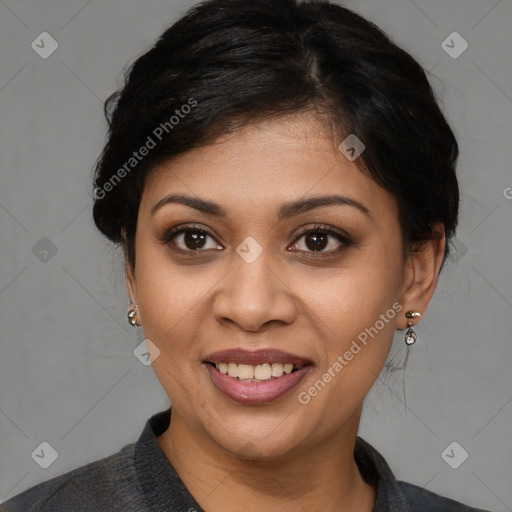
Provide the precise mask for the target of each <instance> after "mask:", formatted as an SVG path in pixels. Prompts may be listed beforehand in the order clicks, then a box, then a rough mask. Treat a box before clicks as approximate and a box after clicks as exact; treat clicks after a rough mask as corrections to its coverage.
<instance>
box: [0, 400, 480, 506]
mask: <svg viewBox="0 0 512 512" xmlns="http://www.w3.org/2000/svg"><path fill="white" fill-rule="evenodd" d="M170 418H171V409H167V410H165V411H161V412H159V413H157V414H155V415H153V416H152V417H151V418H150V419H149V420H148V421H147V422H146V425H145V427H144V430H143V431H142V433H141V435H140V437H139V439H138V440H137V442H135V443H132V444H129V445H126V446H125V447H123V448H122V449H121V450H120V451H119V452H117V453H115V454H113V455H110V456H108V457H105V458H103V459H100V460H97V461H95V462H91V463H89V464H87V465H85V466H81V467H79V468H76V469H74V470H73V471H70V472H68V473H65V474H63V475H60V476H57V477H55V478H53V479H51V480H48V481H46V482H43V483H41V484H38V485H35V486H34V487H31V488H30V489H27V490H26V491H24V492H22V493H20V494H18V495H17V496H14V497H13V498H11V499H10V500H8V501H6V502H5V503H3V504H2V505H0V512H79V511H84V512H85V511H87V512H107V511H108V512H112V511H119V512H121V511H122V512H204V511H203V509H202V508H201V507H200V506H199V504H198V503H196V501H195V500H194V498H193V497H192V495H191V494H190V493H189V491H188V489H187V488H186V487H185V485H184V484H183V482H182V481H181V479H180V478H179V476H178V474H177V473H176V471H175V470H174V467H173V466H172V464H171V463H170V462H169V460H168V459H167V457H166V456H165V454H164V452H163V451H162V449H161V448H160V445H159V444H158V442H157V439H156V438H157V436H159V435H160V434H162V433H163V432H164V431H165V430H166V429H167V427H168V426H169V422H170ZM354 458H355V460H356V462H357V465H358V467H359V470H360V472H361V475H362V476H363V478H364V479H365V480H366V481H367V482H368V483H371V484H372V485H374V486H375V488H376V489H377V494H376V501H375V506H374V508H373V512H488V511H483V510H480V509H475V508H471V507H469V506H466V505H463V504H462V503H459V502H457V501H453V500H451V499H448V498H444V497H441V496H438V495H437V494H433V493H431V492H429V491H426V490H424V489H422V488H420V487H417V486H415V485H412V484H408V483H405V482H401V481H398V480H397V479H396V478H395V476H394V475H393V473H392V471H391V469H390V468H389V466H388V464H387V463H386V461H385V460H384V458H383V457H382V456H381V455H380V454H379V453H378V452H377V450H375V449H374V448H373V447H372V446H371V445H369V444H368V443H367V442H366V441H364V440H363V439H362V438H360V437H358V438H357V439H356V446H355V451H354Z"/></svg>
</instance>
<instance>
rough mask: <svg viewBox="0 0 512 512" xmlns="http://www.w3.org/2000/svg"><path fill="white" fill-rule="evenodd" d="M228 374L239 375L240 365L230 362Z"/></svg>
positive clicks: (231, 375)
mask: <svg viewBox="0 0 512 512" xmlns="http://www.w3.org/2000/svg"><path fill="white" fill-rule="evenodd" d="M228 375H229V376H230V377H238V365H237V364H236V363H228Z"/></svg>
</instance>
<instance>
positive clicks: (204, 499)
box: [126, 114, 444, 512]
mask: <svg viewBox="0 0 512 512" xmlns="http://www.w3.org/2000/svg"><path fill="white" fill-rule="evenodd" d="M339 142H340V141H336V140H334V138H333V136H332V134H330V133H328V132H327V131H326V130H325V129H324V128H323V125H321V124H320V123H318V122H317V120H316V119H315V118H314V117H313V116H312V115H309V114H296V115H291V116H287V117H285V118H281V119H278V120H271V121H264V122H262V123H258V124H253V125H251V126H248V127H245V128H242V129H240V130H238V131H236V132H235V133H234V134H231V135H228V136H225V137H222V138H221V139H219V140H218V141H216V143H215V144H212V145H209V146H206V147H202V148H194V149H193V150H191V151H189V152H187V153H184V154H182V155H179V156H178V157H175V158H174V159H173V160H172V161H169V162H166V163H165V164H162V165H160V166H159V167H157V168H155V169H154V170H153V172H152V173H151V174H150V175H149V176H148V179H147V181H146V185H145V188H144V191H143V195H142V200H141V203H140V208H139V214H138V224H137V231H136V239H135V243H136V264H135V268H132V267H131V266H130V265H129V264H128V263H127V266H126V278H127V289H128V293H129V295H130V298H131V299H132V300H133V302H134V303H136V304H138V311H137V322H138V324H139V325H142V326H143V330H144V337H145V338H147V339H150V340H151V341H152V342H153V343H154V344H155V345H156V346H157V347H158V348H159V350H160V355H159V356H158V358H156V359H155V361H154V362H153V368H154V371H155V374H156V376H157V378H158V379H159V381H160V383H161V385H162V386H163V389H164V390H165V391H166V393H167V395H168V397H169V399H170V401H171V403H172V417H171V424H170V427H169V428H168V429H167V431H166V432H164V433H163V434H162V435H161V436H159V437H158V442H159V445H160V447H161V448H162V450H163V451H164V453H165V454H166V456H167V458H168V459H169V460H170V462H171V463H172V464H173V466H174V467H175V469H176V471H177V472H178V474H179V475H180V477H181V479H182V480H183V482H184V483H185V485H186V486H187V488H188V489H189V491H190V492H191V493H192V495H193V496H194V497H195V498H196V500H197V501H198V503H199V504H200V505H201V506H202V507H203V508H204V509H205V510H206V511H207V512H217V511H221V510H222V511H223V512H230V511H239V510H246V511H248V512H252V511H258V512H259V511H261V510H280V511H290V512H291V511H304V510H307V511H322V512H330V511H335V510H340V508H339V507H340V505H339V504H340V503H342V504H343V510H345V511H356V510H357V511H359V512H361V511H363V512H364V511H368V512H370V511H371V510H372V508H373V504H374V501H375V490H374V489H373V488H372V487H371V486H370V485H368V484H367V483H366V482H364V481H363V479H362V477H361V475H360V473H359V470H358V468H357V465H356V463H355V461H354V459H353V449H354V443H355V438H356V435H357V431H358V427H359V422H360V417H361V412H362V404H363V400H364V397H365V396H366V394H367V393H368V391H369V390H370V388H371V387H372V385H373V383H374V382H375V380H376V378H377V376H378V375H379V373H380V371H381V369H382V367H383V365H384V363H385V361H386V358H387V355H388V352H389V350H390V347H391V342H392V338H393V334H394V332H395V330H396V329H404V328H405V327H406V324H407V321H408V319H406V318H405V312H406V311H408V310H410V309H415V310H417V311H419V312H421V313H422V314H423V313H424V311H425V310H426V308H427V306H428V303H429V301H430V299H431V298H432V295H433V293H434V289H435V285H436V281H437V276H438V273H439V270H440V267H441V263H442V258H443V251H444V232H443V228H442V225H439V226H436V229H437V231H438V233H439V235H440V236H439V237H438V238H437V239H436V240H434V241H432V242H429V243H427V244H426V245H424V247H423V248H422V249H421V250H418V251H415V252H411V251H408V252H407V255H406V257H405V258H404V256H403V252H402V239H401V234H400V233H401V232H400V225H399V221H398V208H397V204H396V201H395V199H394V198H393V197H392V196H391V195H390V194H389V193H388V192H387V191H385V190H384V189H383V188H381V187H380V186H379V185H377V184H376V183H375V182H374V181H372V180H371V179H370V178H369V177H368V176H366V175H365V174H363V173H362V172H361V171H360V169H359V168H358V167H357V163H358V162H357V160H356V161H355V162H350V161H349V160H348V159H347V158H345V156H344V155H343V154H342V153H341V152H340V151H339V150H338V149H337V145H338V144H339ZM171 193H172V194H185V195H188V196H191V197H200V198H202V199H207V200H210V201H214V202H215V203H217V204H219V205H220V206H221V207H222V208H223V209H225V210H226V213H227V215H226V217H225V218H218V217H215V216H212V215H210V214H206V213H202V212H199V211H198V210H195V209H193V208H190V207H189V206H185V205H183V204H176V203H172V204H166V205H164V206H162V207H161V208H159V209H158V210H156V212H155V213H154V214H152V213H151V209H152V208H153V207H154V205H156V204H157V203H158V202H159V201H160V200H162V199H163V198H164V197H166V196H167V195H169V194H171ZM334 193H336V194H341V195H344V196H346V197H349V198H352V199H355V200H357V201H359V202H360V203H362V204H363V205H364V206H365V207H366V208H367V209H368V212H369V215H366V214H364V213H363V212H361V211H359V210H358V209H357V208H355V207H353V206H349V205H330V206H323V207H320V208H315V209H313V210H310V211H307V212H302V213H300V214H298V215H295V216H293V217H290V218H288V219H285V220H278V218H277V210H278V208H279V207H280V206H281V205H282V204H283V203H285V202H289V201H295V200H298V199H304V198H306V197H313V196H323V195H331V194H334ZM190 223H193V224H197V225H199V227H202V228H209V229H210V230H211V231H212V232H213V234H214V235H215V237H214V238H210V237H208V238H207V239H206V243H205V245H204V246H203V248H201V249H199V250H198V249H196V250H195V251H194V250H193V249H191V248H190V247H194V246H193V245H192V244H190V242H189V243H188V245H186V241H185V239H184V235H179V234H178V235H177V236H176V237H175V238H174V239H172V240H171V241H169V242H168V243H167V244H165V243H162V242H161V240H160V239H161V238H162V236H163V234H164V232H165V231H166V230H168V229H169V228H170V227H172V226H177V225H180V224H190ZM315 223H320V224H325V225H327V226H331V227H333V228H335V229H336V228H337V229H339V230H342V231H343V232H345V233H347V234H348V235H349V236H350V238H351V240H352V243H351V244H350V245H348V246H345V245H344V244H343V242H341V241H340V240H339V239H337V238H336V237H335V236H333V235H329V237H328V239H327V240H328V245H327V244H325V245H323V246H322V249H321V251H323V253H324V254H327V256H325V257H318V254H319V253H318V252H315V251H314V250H313V249H314V247H315V246H314V245H312V244H311V242H309V245H308V244H307V239H308V237H307V236H300V238H298V237H297V236H295V234H296V233H298V228H302V227H311V228H313V226H314V224H315ZM248 236H251V237H253V238H254V239H255V240H256V241H257V242H258V243H259V245H260V246H261V247H262V249H263V252H262V254H261V255H260V256H259V257H258V258H257V259H256V260H255V261H253V262H252V263H247V262H246V261H244V260H243V259H242V258H241V257H240V256H239V255H238V254H237V252H236V248H237V247H238V246H239V244H241V242H242V241H243V240H244V239H245V238H246V237H248ZM178 247H180V248H182V249H183V251H181V252H179V251H178V250H177V248H178ZM173 248H174V250H173ZM288 248H292V249H294V251H289V250H287V249H288ZM339 248H343V250H342V251H339V252H335V251H336V249H339ZM187 249H188V252H187ZM315 256H316V257H315ZM395 303H399V304H400V305H401V306H402V310H401V312H400V313H398V314H397V315H396V316H395V317H394V318H393V319H391V320H389V321H388V323H385V326H384V328H382V329H381V330H380V331H379V332H378V334H377V335H375V336H374V337H373V338H369V342H368V344H367V345H366V346H364V347H363V348H362V350H361V351H360V352H359V353H358V354H357V355H355V356H354V358H353V359H352V360H351V361H349V362H348V364H347V365H346V366H345V367H344V368H343V370H342V371H341V372H339V373H337V374H336V377H335V378H332V380H331V381H330V382H329V383H328V384H327V385H326V386H325V387H324V388H323V389H322V390H321V392H319V393H318V394H317V395H316V396H315V397H314V398H312V399H311V401H310V402H309V403H308V404H306V405H304V404H301V403H300V402H299V400H298V394H299V393H300V392H302V391H307V390H308V389H309V388H310V387H311V386H312V385H313V383H314V382H315V381H317V380H318V379H319V378H321V377H322V375H323V374H324V373H325V372H326V371H328V369H329V368H332V366H333V363H334V362H335V361H336V360H337V357H338V356H340V355H343V354H344V353H345V352H346V351H347V350H348V349H349V348H350V346H351V343H352V341H353V340H356V339H357V336H358V334H360V333H361V332H363V331H364V330H365V328H368V327H370V326H374V325H375V322H376V321H377V320H378V319H379V318H380V315H381V314H383V313H385V312H386V311H387V310H389V309H390V308H391V307H392V305H393V304H395ZM417 322H418V321H417V320H413V323H414V324H417ZM236 347H244V348H247V349H259V348H277V349H281V350H284V351H288V352H291V353H293V354H297V355H300V356H302V357H306V358H308V359H310V360H311V361H312V362H313V367H312V369H311V370H310V372H309V373H308V375H306V377H305V379H304V380H303V381H302V382H301V384H300V385H299V386H298V388H297V389H294V390H292V391H291V392H290V393H288V394H287V395H285V396H283V397H280V398H279V399H278V400H276V401H275V402H272V403H267V404H263V405H246V404H241V403H238V402H235V401H233V400H231V399H229V398H228V397H226V396H225V395H224V394H222V393H221V392H220V391H219V390H217V388H216V387H215V386H214V385H213V384H212V382H211V379H210V376H209V373H208V371H207V369H206V367H205V365H204V364H202V361H204V359H206V358H207V356H208V355H209V354H212V353H213V352H216V351H218V350H222V349H230V348H236Z"/></svg>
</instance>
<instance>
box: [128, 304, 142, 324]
mask: <svg viewBox="0 0 512 512" xmlns="http://www.w3.org/2000/svg"><path fill="white" fill-rule="evenodd" d="M138 308H139V306H138V305H137V304H131V305H130V307H129V309H128V314H127V315H126V316H127V317H128V322H129V323H130V325H131V326H133V327H138V326H137V309H138Z"/></svg>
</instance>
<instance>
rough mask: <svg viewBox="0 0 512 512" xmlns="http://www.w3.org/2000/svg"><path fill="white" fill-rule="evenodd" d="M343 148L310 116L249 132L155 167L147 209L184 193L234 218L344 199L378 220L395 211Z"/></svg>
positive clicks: (268, 123) (272, 122)
mask: <svg viewBox="0 0 512 512" xmlns="http://www.w3.org/2000/svg"><path fill="white" fill-rule="evenodd" d="M340 142H341V141H338V140H336V137H335V136H334V135H333V134H332V133H330V132H329V130H328V129H327V128H326V125H325V124H323V123H321V122H319V121H318V120H317V119H316V118H315V117H313V116H311V115H305V114H301V115H292V116H287V117H285V118H280V119H274V120H267V121H264V122H260V123H257V124H252V125H248V126H246V127H243V128H241V129H239V130H237V131H235V132H234V133H231V134H229V135H225V136H222V137H220V138H219V139H217V140H216V141H214V142H213V143H211V144H209V145H207V146H203V147H199V148H194V149H192V150H190V151H187V152H186V153H183V154H181V155H177V156H176V157H173V158H172V159H171V160H169V161H167V162H165V163H163V164H161V165H159V166H157V167H155V169H153V171H152V172H151V173H150V174H149V175H148V179H147V180H146V185H145V189H144V193H143V200H142V201H143V203H144V205H141V208H142V206H144V207H149V208H151V206H152V205H153V204H154V203H155V202H158V201H159V200H160V199H161V198H162V197H164V196H165V195H166V194H169V193H172V192H183V193H187V194H189V195H196V196H200V197H202V198H209V199H212V200H214V201H215V202H217V203H219V204H223V205H226V210H227V211H228V213H229V210H230V207H231V208H232V209H237V210H238V209H252V210H253V211H259V212H261V213H263V212H264V211H266V210H262V207H263V205H270V204H272V205H274V204H277V203H282V202H285V201H291V200H296V199H298V198H303V197H307V196H314V195H325V194H336V193H339V194H343V195H344V196H347V197H352V198H353V199H355V200H358V201H359V202H362V203H364V204H365V205H368V208H369V209H371V210H372V211H373V212H374V213H375V214H377V215H379V214H381V213H384V211H386V210H390V209H391V210H392V211H394V210H395V207H396V204H395V201H394V198H393V197H392V196H391V195H390V194H389V193H388V192H387V191H385V190H384V189H383V188H382V187H380V186H379V185H377V184H376V183H375V182H374V181H373V180H372V179H371V178H370V177H369V176H368V175H366V174H365V173H363V172H362V171H361V170H360V169H359V167H358V165H357V164H358V162H357V160H356V161H354V162H351V161H349V160H348V159H347V158H346V156H345V155H344V154H343V153H342V152H340V151H339V150H338V145H339V143H340ZM269 213H270V212H269Z"/></svg>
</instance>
